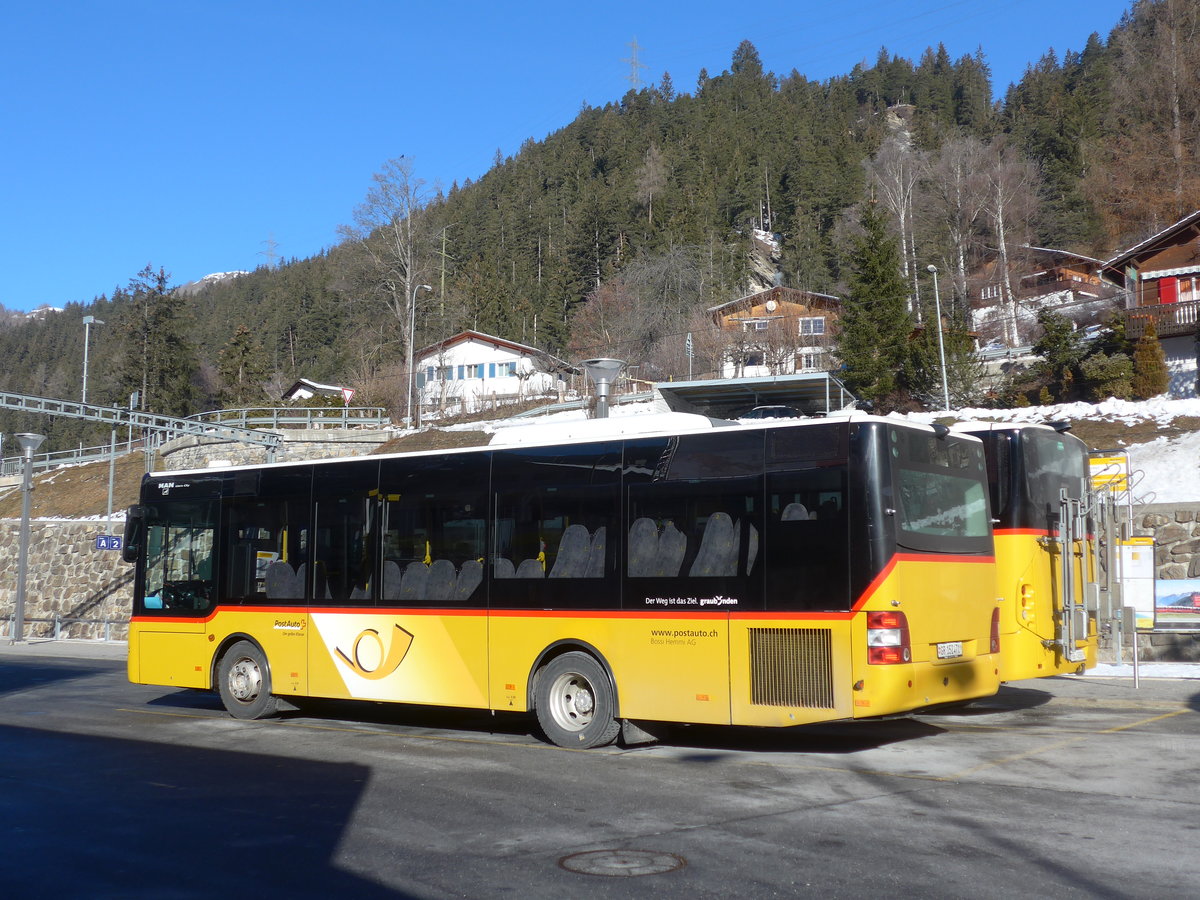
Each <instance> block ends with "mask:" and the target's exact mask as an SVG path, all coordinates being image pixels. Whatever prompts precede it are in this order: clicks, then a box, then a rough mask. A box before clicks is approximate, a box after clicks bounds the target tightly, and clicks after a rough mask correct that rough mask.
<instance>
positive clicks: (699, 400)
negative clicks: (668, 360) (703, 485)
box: [654, 372, 857, 419]
mask: <svg viewBox="0 0 1200 900" xmlns="http://www.w3.org/2000/svg"><path fill="white" fill-rule="evenodd" d="M654 389H655V390H656V391H657V392H658V393H659V394H661V395H662V397H663V399H664V400H665V401H666V403H667V406H668V407H670V409H671V410H672V411H673V412H692V413H701V414H703V415H706V416H712V417H714V418H719V419H736V418H738V417H740V416H744V415H745V414H746V413H748V412H750V410H752V409H754V407H756V406H790V407H792V408H794V409H796V410H798V411H799V412H800V413H802V414H803V415H806V416H825V415H828V414H829V413H831V412H837V411H838V410H841V409H845V408H847V407H851V406H853V405H854V404H855V403H856V402H857V398H856V397H855V396H854V395H853V394H851V393H850V391H849V389H848V388H847V387H846V386H845V385H844V384H842V383H841V382H840V381H839V380H838V379H837V378H836V377H835V376H833V375H831V374H829V373H828V372H815V373H810V374H801V375H764V376H761V377H756V378H721V379H710V380H705V381H666V382H660V383H658V384H656V385H654Z"/></svg>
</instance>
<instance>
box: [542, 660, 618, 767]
mask: <svg viewBox="0 0 1200 900" xmlns="http://www.w3.org/2000/svg"><path fill="white" fill-rule="evenodd" d="M534 702H535V705H536V708H537V717H538V724H539V725H541V726H542V731H543V732H544V733H545V735H546V737H547V738H549V739H550V742H551V743H554V744H557V745H558V746H560V747H576V748H579V749H583V750H586V749H588V748H589V747H603V746H605V745H606V744H611V743H612V742H613V741H614V740H616V738H617V733H618V732H619V731H620V728H621V726H620V723H618V722H617V720H616V718H615V715H614V714H615V710H616V704H615V702H614V699H613V691H612V687H611V686H610V685H609V681H608V674H607V673H606V672H605V671H604V668H603V667H602V666H601V665H600V663H598V662H596V660H595V659H594V658H592V657H591V656H588V655H587V654H586V653H579V652H571V653H564V654H563V655H562V656H556V657H555V658H554V659H552V660H550V662H548V663H546V665H544V666H543V667H542V668H541V670H540V671H539V672H538V680H537V687H536V689H535V690H534Z"/></svg>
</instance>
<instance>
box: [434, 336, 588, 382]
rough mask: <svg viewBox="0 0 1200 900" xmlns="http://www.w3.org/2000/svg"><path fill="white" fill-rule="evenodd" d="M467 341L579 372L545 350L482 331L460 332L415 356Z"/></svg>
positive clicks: (554, 366)
mask: <svg viewBox="0 0 1200 900" xmlns="http://www.w3.org/2000/svg"><path fill="white" fill-rule="evenodd" d="M468 341H476V342H478V343H482V344H492V345H493V346H495V347H499V348H503V349H505V350H511V351H512V352H514V353H518V354H520V355H522V356H528V357H530V358H536V359H543V360H546V361H547V362H548V363H549V366H550V368H551V369H558V370H562V371H566V372H570V373H571V374H578V373H579V370H578V369H577V368H575V367H574V366H572V365H571V364H570V363H567V362H564V361H563V360H561V359H559V358H558V357H556V356H552V355H551V354H549V353H547V352H546V351H545V350H539V349H538V348H537V347H530V346H529V345H528V344H521V343H518V342H517V341H510V340H507V339H505V338H501V337H496V336H495V335H493V334H484V333H483V332H482V331H471V330H467V331H460V332H459V333H458V334H456V335H453V336H452V337H448V338H446V339H445V340H442V341H438V342H436V343H433V344H429V345H428V346H425V347H422V348H421V349H420V350H418V351H417V353H416V355H417V357H418V358H420V357H423V356H428V355H429V354H430V353H434V352H437V351H440V350H446V349H449V348H450V347H454V346H456V345H458V344H465V343H467V342H468Z"/></svg>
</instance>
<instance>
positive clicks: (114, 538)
mask: <svg viewBox="0 0 1200 900" xmlns="http://www.w3.org/2000/svg"><path fill="white" fill-rule="evenodd" d="M96 549H97V550H120V549H121V538H120V537H119V536H118V535H115V534H98V535H96Z"/></svg>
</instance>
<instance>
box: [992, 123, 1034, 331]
mask: <svg viewBox="0 0 1200 900" xmlns="http://www.w3.org/2000/svg"><path fill="white" fill-rule="evenodd" d="M980 173H981V175H982V176H983V178H984V181H985V184H986V186H987V201H986V203H985V205H984V213H985V214H986V215H987V217H988V220H989V223H990V224H991V227H992V235H991V236H992V239H993V240H994V241H995V242H996V248H995V249H996V258H997V265H998V266H999V272H1000V280H1001V289H1002V291H1003V295H1004V304H1005V317H1004V333H1005V338H1006V339H1007V340H1008V342H1009V343H1010V344H1011V345H1014V346H1015V345H1016V344H1017V342H1018V335H1017V294H1016V290H1015V289H1014V288H1013V283H1012V268H1013V262H1014V260H1013V256H1014V250H1015V248H1017V247H1020V246H1021V245H1023V244H1026V243H1027V242H1028V240H1029V233H1030V224H1031V223H1032V221H1033V217H1034V214H1035V212H1036V210H1037V198H1038V185H1039V183H1040V181H1041V178H1040V175H1039V173H1038V169H1037V166H1035V165H1034V164H1033V163H1032V162H1031V161H1029V160H1028V159H1025V158H1024V157H1023V156H1021V154H1020V152H1019V151H1018V150H1017V149H1016V148H1015V147H1013V146H1010V145H1009V144H1008V143H1007V142H1006V141H1005V140H1004V139H1003V138H997V139H996V140H994V141H992V143H991V144H989V145H988V147H987V152H986V153H985V154H984V156H983V159H982V160H981V164H980Z"/></svg>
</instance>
